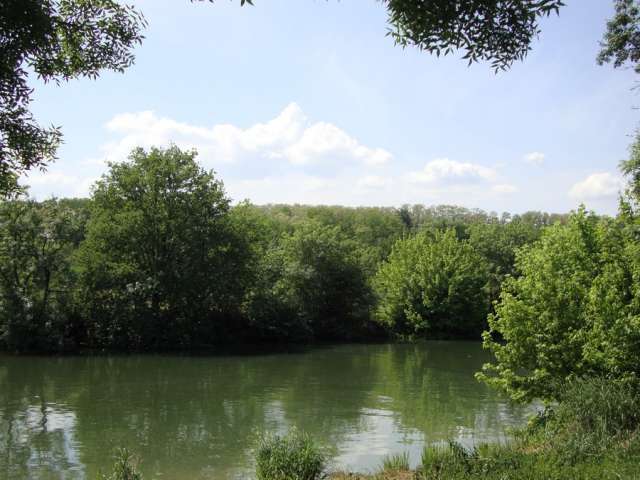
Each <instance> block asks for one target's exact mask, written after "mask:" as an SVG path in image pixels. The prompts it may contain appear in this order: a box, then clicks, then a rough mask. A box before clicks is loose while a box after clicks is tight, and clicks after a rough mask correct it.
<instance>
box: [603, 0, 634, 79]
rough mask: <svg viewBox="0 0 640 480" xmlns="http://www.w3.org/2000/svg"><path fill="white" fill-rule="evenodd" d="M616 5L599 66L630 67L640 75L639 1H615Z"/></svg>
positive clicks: (609, 22) (604, 40)
mask: <svg viewBox="0 0 640 480" xmlns="http://www.w3.org/2000/svg"><path fill="white" fill-rule="evenodd" d="M614 5H615V15H614V16H613V18H612V19H611V20H609V21H608V22H607V30H606V31H605V34H604V37H603V39H602V41H601V42H600V47H601V48H602V49H601V50H600V53H598V57H597V61H598V64H600V65H603V64H604V63H613V66H614V67H615V68H619V67H622V66H624V65H630V66H632V67H633V69H634V70H635V71H636V73H640V5H638V2H637V0H615V2H614Z"/></svg>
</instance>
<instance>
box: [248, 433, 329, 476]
mask: <svg viewBox="0 0 640 480" xmlns="http://www.w3.org/2000/svg"><path fill="white" fill-rule="evenodd" d="M325 462H326V457H325V455H324V454H323V453H322V452H321V451H320V449H319V448H318V447H317V446H316V444H315V443H314V442H313V440H312V439H311V437H310V436H309V435H307V434H305V433H302V432H299V431H298V430H295V429H294V430H291V431H290V432H289V433H288V434H287V435H285V436H284V437H281V436H278V435H264V436H262V437H261V438H260V441H259V443H258V448H257V452H256V477H257V478H258V480H316V479H319V478H320V476H321V474H322V471H323V469H324V467H325Z"/></svg>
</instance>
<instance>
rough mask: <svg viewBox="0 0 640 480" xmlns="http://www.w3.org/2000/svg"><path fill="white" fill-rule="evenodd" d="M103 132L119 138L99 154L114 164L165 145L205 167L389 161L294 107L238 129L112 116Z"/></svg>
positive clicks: (150, 115) (142, 115)
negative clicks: (187, 151)
mask: <svg viewBox="0 0 640 480" xmlns="http://www.w3.org/2000/svg"><path fill="white" fill-rule="evenodd" d="M107 129H108V130H110V131H111V132H113V133H117V134H120V135H121V138H120V139H119V140H117V141H115V142H111V143H108V144H107V145H105V146H104V152H105V155H106V156H107V157H108V158H109V159H110V160H116V161H119V160H124V159H125V158H126V156H127V155H128V153H129V152H130V151H131V149H133V148H134V147H136V146H142V147H147V148H148V147H150V146H152V145H166V144H168V143H170V142H173V143H175V144H176V145H178V146H180V147H181V148H195V149H197V150H198V152H199V154H200V155H199V158H200V161H201V162H203V163H205V164H208V165H218V164H221V163H238V162H242V161H246V160H261V159H262V160H278V159H284V160H286V161H287V162H288V163H290V164H293V165H298V166H304V165H317V164H323V163H327V162H330V163H333V164H336V162H337V163H339V164H341V165H343V164H345V163H346V164H350V163H351V164H354V163H355V164H363V165H368V166H376V165H383V164H385V163H388V162H389V161H391V159H392V155H391V154H390V153H389V152H388V151H386V150H384V149H382V148H371V147H368V146H365V145H363V144H361V143H360V142H359V141H358V140H356V139H355V138H353V137H352V136H350V135H349V134H347V133H346V132H345V131H344V130H342V129H340V128H339V127H337V126H336V125H333V124H331V123H327V122H316V123H311V122H310V121H309V120H308V118H307V117H306V115H305V114H304V112H303V111H302V109H301V108H300V107H299V106H298V105H297V104H296V103H290V104H289V105H287V107H286V108H285V109H284V110H282V112H280V113H279V114H278V115H277V116H276V117H275V118H273V119H271V120H269V121H267V122H265V123H257V124H255V125H253V126H250V127H248V128H244V129H243V128H241V127H238V126H235V125H231V124H217V125H214V126H212V127H203V126H198V125H191V124H188V123H182V122H177V121H175V120H172V119H170V118H165V117H160V116H158V115H156V114H155V113H154V112H152V111H144V112H137V113H123V114H120V115H116V116H115V117H114V118H113V119H111V121H109V122H108V123H107Z"/></svg>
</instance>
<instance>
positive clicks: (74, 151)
mask: <svg viewBox="0 0 640 480" xmlns="http://www.w3.org/2000/svg"><path fill="white" fill-rule="evenodd" d="M133 4H134V5H135V6H136V7H137V8H138V9H139V10H141V11H142V12H143V13H144V15H145V17H146V19H147V21H148V27H147V29H146V31H145V36H146V38H145V40H144V42H143V44H142V45H141V46H139V47H137V48H136V50H135V55H136V62H135V65H134V66H132V67H131V68H129V69H128V70H127V71H126V72H125V73H124V74H118V73H113V72H105V73H103V74H102V75H101V76H100V77H99V78H98V79H97V80H89V79H81V80H74V81H71V82H69V83H66V84H62V85H61V86H56V85H55V84H47V85H42V84H40V83H38V82H37V81H34V82H33V86H34V88H35V99H34V102H33V104H32V110H33V112H34V114H35V116H36V118H37V119H38V121H39V122H40V123H41V124H43V125H51V124H53V125H59V126H61V127H62V131H63V134H64V144H63V145H62V146H61V148H60V150H59V159H58V160H57V161H56V162H55V163H54V164H52V165H51V166H50V167H49V168H48V171H47V172H46V173H44V174H42V173H39V172H34V173H31V174H30V175H29V176H28V177H27V178H23V180H22V182H23V183H24V184H28V185H30V187H31V190H30V191H31V194H32V195H33V196H35V197H36V198H39V199H44V198H48V197H51V196H58V197H73V196H89V195H90V192H91V185H92V184H93V183H94V182H95V181H96V180H97V179H98V178H100V176H101V175H102V174H104V173H105V172H106V171H107V166H106V162H107V161H115V162H119V161H126V159H127V155H128V153H129V152H130V151H131V149H132V148H134V147H136V146H141V147H145V148H148V147H150V146H152V145H154V146H167V145H169V144H170V143H175V144H176V145H178V146H180V147H183V148H195V149H197V151H198V152H199V155H198V160H199V161H200V163H201V164H202V166H203V167H204V168H206V169H213V170H214V171H215V172H216V173H217V175H218V176H219V178H221V179H222V180H223V182H224V185H225V188H226V191H227V193H228V195H229V196H230V197H231V198H232V199H233V200H234V201H236V202H237V201H242V200H250V201H252V202H254V203H257V204H266V203H304V204H329V205H349V206H359V205H375V206H400V205H402V204H405V203H411V204H413V203H421V204H425V205H435V204H453V205H460V206H464V207H469V208H481V209H484V210H487V211H495V212H503V211H508V212H512V213H521V212H524V211H528V210H542V211H548V212H567V211H569V210H571V209H575V208H577V207H578V206H579V205H580V204H581V203H584V204H585V205H586V206H587V207H588V208H590V209H593V210H595V211H597V212H599V213H606V214H614V213H615V212H616V210H617V204H618V191H619V190H620V188H622V187H623V185H624V183H623V179H622V178H621V176H620V174H619V171H618V168H617V167H618V164H619V162H620V161H621V160H623V159H624V158H626V156H627V152H628V146H629V144H630V143H631V141H632V135H633V133H634V131H635V129H636V126H637V124H638V118H639V114H638V111H637V109H634V106H635V105H640V98H638V94H637V92H636V91H633V90H632V87H633V85H634V82H635V80H636V77H635V74H634V73H633V71H631V70H629V69H613V68H612V67H611V66H610V65H605V66H598V65H597V64H596V62H595V57H596V54H597V52H598V50H599V41H600V39H601V37H602V34H603V32H604V28H605V22H606V20H607V18H609V17H611V15H612V13H613V8H612V2H611V1H610V0H569V1H567V6H566V7H565V8H564V9H562V10H561V12H560V16H552V17H550V18H548V19H544V20H543V21H542V23H541V29H542V32H541V34H540V36H539V38H538V39H537V40H536V41H535V42H534V43H533V45H532V50H531V52H530V54H529V55H528V57H527V58H526V59H525V60H524V61H523V62H519V63H516V64H514V66H513V67H512V68H511V69H510V70H509V71H507V72H502V73H498V74H495V73H494V72H493V70H492V69H491V68H490V66H489V65H488V64H482V63H481V64H474V65H472V66H470V67H468V66H467V64H466V62H465V61H463V60H460V57H461V56H462V54H461V53H459V54H456V55H453V56H450V57H444V58H443V57H440V58H436V57H433V56H430V55H429V54H427V53H425V52H420V51H418V50H416V49H412V48H407V49H402V48H400V47H397V46H395V45H394V44H393V41H392V39H391V38H389V37H387V36H386V31H387V28H388V26H387V23H386V10H385V8H384V5H383V4H382V3H381V2H378V1H375V0H342V1H338V0H327V1H324V0H295V1H293V0H255V1H254V4H255V6H253V7H251V6H249V7H247V6H245V7H242V8H241V7H240V4H239V1H237V0H236V1H230V0H217V1H216V2H215V3H213V4H212V3H209V2H195V3H191V2H189V1H187V0H184V1H181V0H139V1H135V2H133Z"/></svg>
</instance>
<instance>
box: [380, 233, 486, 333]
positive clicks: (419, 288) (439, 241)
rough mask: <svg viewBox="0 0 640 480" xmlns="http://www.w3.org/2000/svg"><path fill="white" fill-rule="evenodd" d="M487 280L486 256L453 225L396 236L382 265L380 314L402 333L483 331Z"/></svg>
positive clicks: (396, 331)
mask: <svg viewBox="0 0 640 480" xmlns="http://www.w3.org/2000/svg"><path fill="white" fill-rule="evenodd" d="M488 280H489V272H488V267H487V264H486V262H485V260H484V259H483V258H482V257H481V256H480V255H479V254H478V253H477V252H475V251H474V249H473V247H472V246H471V245H470V244H469V243H468V242H467V241H466V240H458V238H457V237H456V234H455V231H454V230H453V229H448V230H446V231H444V232H441V231H435V232H431V231H424V232H421V233H419V234H417V235H415V236H411V237H408V238H405V239H402V240H399V241H398V242H396V244H395V246H394V247H393V250H392V251H391V254H390V255H389V258H388V260H387V261H386V262H384V263H383V264H382V266H381V267H380V270H379V271H378V274H377V276H376V279H375V286H376V291H377V294H378V298H379V301H378V307H377V318H378V320H379V321H380V322H381V323H382V324H383V325H385V326H386V327H388V328H389V329H390V330H392V331H393V332H395V333H398V334H402V335H418V336H424V337H433V336H436V337H441V336H449V337H459V336H463V337H465V336H466V337H473V336H475V335H479V334H480V332H481V331H482V329H483V327H484V324H485V318H486V315H487V313H488V308H489V302H488V294H487V291H486V285H487V282H488Z"/></svg>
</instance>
